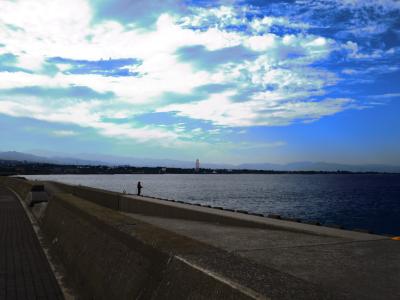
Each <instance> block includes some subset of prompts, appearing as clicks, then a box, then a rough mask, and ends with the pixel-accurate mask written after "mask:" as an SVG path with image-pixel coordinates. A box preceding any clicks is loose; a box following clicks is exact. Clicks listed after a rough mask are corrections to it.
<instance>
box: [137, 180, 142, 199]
mask: <svg viewBox="0 0 400 300" xmlns="http://www.w3.org/2000/svg"><path fill="white" fill-rule="evenodd" d="M142 188H143V186H142V183H141V182H140V181H138V183H137V194H138V196H140V193H141V192H142Z"/></svg>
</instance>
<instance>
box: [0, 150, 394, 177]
mask: <svg viewBox="0 0 400 300" xmlns="http://www.w3.org/2000/svg"><path fill="white" fill-rule="evenodd" d="M33 152H34V154H28V153H22V152H16V151H6V152H0V160H15V161H27V162H38V163H48V164H63V165H108V166H116V165H130V166H137V167H169V168H194V161H180V160H172V159H152V158H134V157H124V156H114V155H102V154H88V153H82V154H77V155H65V154H62V153H55V152H49V151H39V150H36V151H33ZM201 167H202V168H211V169H249V170H275V171H337V170H341V171H351V172H368V171H375V172H393V173H400V166H390V165H381V164H368V165H347V164H337V163H326V162H294V163H288V164H270V163H248V164H240V165H230V164H210V163H202V164H201Z"/></svg>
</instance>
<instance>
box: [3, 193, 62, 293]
mask: <svg viewBox="0 0 400 300" xmlns="http://www.w3.org/2000/svg"><path fill="white" fill-rule="evenodd" d="M0 299H7V300H11V299H18V300H19V299H63V296H62V292H61V289H60V287H59V286H58V283H57V280H56V278H55V277H54V274H53V272H52V270H51V268H50V265H49V263H48V261H47V258H46V255H45V254H44V252H43V249H42V248H41V246H40V244H39V241H38V239H37V237H36V234H35V232H34V231H33V228H32V225H31V223H30V221H29V219H28V217H27V215H26V214H25V211H24V209H23V207H22V205H21V203H20V202H19V201H18V199H17V198H16V197H15V195H14V194H13V193H11V192H10V191H9V190H7V189H5V188H4V187H1V186H0Z"/></svg>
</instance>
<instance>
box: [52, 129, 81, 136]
mask: <svg viewBox="0 0 400 300" xmlns="http://www.w3.org/2000/svg"><path fill="white" fill-rule="evenodd" d="M52 134H53V135H55V136H59V137H65V136H76V135H78V134H79V133H78V132H76V131H73V130H54V131H52Z"/></svg>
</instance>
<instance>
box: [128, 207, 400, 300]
mask: <svg viewBox="0 0 400 300" xmlns="http://www.w3.org/2000/svg"><path fill="white" fill-rule="evenodd" d="M126 214H127V215H130V216H132V217H133V218H135V219H139V220H141V221H144V222H148V223H150V224H153V225H155V226H159V227H161V228H165V229H167V230H170V231H173V232H175V233H178V234H181V235H184V236H187V237H190V238H193V239H195V240H199V241H201V242H203V243H206V244H209V245H212V246H214V247H217V248H219V249H223V250H226V251H228V252H229V253H232V254H234V255H237V256H240V257H243V258H246V259H248V260H250V261H252V262H253V263H255V264H259V265H262V266H265V267H267V268H271V269H273V270H276V271H278V272H281V273H283V274H286V275H291V276H294V277H295V278H296V279H300V280H303V281H305V282H308V283H312V284H315V285H316V286H320V287H322V288H324V289H326V290H327V291H336V292H338V293H340V294H341V297H343V298H348V299H400V275H399V274H400V242H399V241H393V240H390V239H388V238H386V237H381V238H380V239H377V237H376V236H375V235H370V237H371V238H368V235H364V234H363V235H362V236H356V235H357V234H358V233H355V234H356V235H354V236H353V237H354V238H350V235H349V236H348V237H346V238H344V237H336V236H333V237H328V236H322V235H317V234H312V233H299V232H293V231H287V230H286V228H282V229H275V228H274V229H265V228H264V229H258V228H246V227H237V226H235V227H233V226H226V225H221V224H212V223H206V222H198V221H187V220H186V221H184V220H181V219H169V218H160V217H154V216H144V215H140V214H128V213H126ZM361 238H363V240H361ZM221 261H222V260H221ZM291 280H292V279H291ZM303 285H304V283H303ZM303 285H301V286H303ZM272 290H273V289H272ZM306 298H307V297H306Z"/></svg>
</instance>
